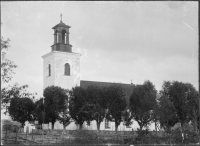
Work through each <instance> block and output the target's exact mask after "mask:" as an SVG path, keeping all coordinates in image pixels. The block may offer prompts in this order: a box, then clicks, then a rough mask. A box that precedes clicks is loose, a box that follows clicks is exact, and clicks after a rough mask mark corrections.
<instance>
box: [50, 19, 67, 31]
mask: <svg viewBox="0 0 200 146" xmlns="http://www.w3.org/2000/svg"><path fill="white" fill-rule="evenodd" d="M57 27H65V28H70V26H68V25H66V24H65V23H63V22H62V21H60V23H59V24H57V25H56V26H54V27H53V28H52V29H56V28H57Z"/></svg>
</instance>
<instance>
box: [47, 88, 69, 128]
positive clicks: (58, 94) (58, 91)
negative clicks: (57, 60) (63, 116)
mask: <svg viewBox="0 0 200 146" xmlns="http://www.w3.org/2000/svg"><path fill="white" fill-rule="evenodd" d="M43 95H44V105H45V107H44V108H45V119H47V121H46V122H51V123H52V129H54V123H55V122H56V120H59V119H60V118H59V115H60V113H61V112H63V111H64V110H66V109H67V107H66V103H67V101H68V90H65V89H62V88H61V87H58V86H49V87H47V88H45V90H44V94H43Z"/></svg>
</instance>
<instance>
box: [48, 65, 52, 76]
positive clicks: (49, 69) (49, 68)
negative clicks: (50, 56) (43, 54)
mask: <svg viewBox="0 0 200 146" xmlns="http://www.w3.org/2000/svg"><path fill="white" fill-rule="evenodd" d="M48 71H49V76H51V65H50V64H49V67H48Z"/></svg>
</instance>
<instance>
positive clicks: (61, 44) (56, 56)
mask: <svg viewBox="0 0 200 146" xmlns="http://www.w3.org/2000/svg"><path fill="white" fill-rule="evenodd" d="M52 29H53V30H54V44H53V45H52V46H51V52H49V53H47V54H46V55H44V56H42V58H43V88H44V89H45V88H46V87H48V86H52V85H54V86H59V87H61V88H64V89H69V90H70V89H72V87H75V86H81V87H83V88H87V87H88V86H90V85H93V84H96V85H99V86H109V85H110V84H120V85H121V86H122V87H124V89H125V91H126V94H127V97H126V101H127V103H129V97H130V95H131V92H132V89H133V88H134V86H135V85H134V84H132V83H131V84H121V83H109V82H96V81H84V80H80V57H81V54H79V53H75V52H72V45H70V43H69V29H70V26H68V25H66V24H65V23H63V22H62V21H60V23H59V24H57V25H56V26H54V27H53V28H52ZM78 126H79V125H76V124H75V122H72V123H71V124H70V125H68V126H67V127H66V129H68V130H76V129H78V128H79V127H78ZM45 127H46V128H50V126H49V125H46V126H45ZM138 127H139V126H138V124H137V122H133V124H132V125H131V126H129V127H127V126H125V125H124V124H123V122H121V124H120V125H119V127H118V130H119V131H131V130H136V129H137V128H138ZM54 128H55V129H63V125H62V124H60V123H59V122H58V121H57V122H56V123H55V125H54ZM83 129H88V130H97V126H96V121H92V122H91V125H90V126H88V125H87V124H86V122H85V123H84V124H83ZM100 130H112V131H114V130H115V123H114V122H111V121H108V120H106V119H105V120H104V121H103V122H102V123H101V125H100Z"/></svg>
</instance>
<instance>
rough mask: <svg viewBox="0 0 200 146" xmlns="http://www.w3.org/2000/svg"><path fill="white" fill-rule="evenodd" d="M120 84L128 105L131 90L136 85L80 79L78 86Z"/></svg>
mask: <svg viewBox="0 0 200 146" xmlns="http://www.w3.org/2000/svg"><path fill="white" fill-rule="evenodd" d="M113 84H115V85H120V86H121V87H122V88H123V89H124V90H125V92H126V103H127V105H128V106H129V98H130V96H131V94H132V91H133V89H134V87H135V86H136V85H134V84H124V83H111V82H99V81H85V80H81V81H80V87H82V88H84V89H86V88H87V87H88V86H90V85H97V86H106V87H107V86H110V85H113Z"/></svg>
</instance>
